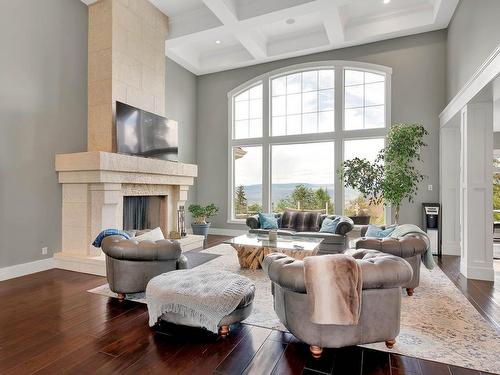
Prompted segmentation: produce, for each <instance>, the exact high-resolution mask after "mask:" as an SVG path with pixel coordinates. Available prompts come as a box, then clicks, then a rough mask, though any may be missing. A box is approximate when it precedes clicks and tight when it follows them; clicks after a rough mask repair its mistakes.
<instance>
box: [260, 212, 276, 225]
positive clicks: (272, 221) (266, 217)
mask: <svg viewBox="0 0 500 375" xmlns="http://www.w3.org/2000/svg"><path fill="white" fill-rule="evenodd" d="M259 223H260V227H261V229H278V219H276V217H275V216H274V214H263V213H260V212H259Z"/></svg>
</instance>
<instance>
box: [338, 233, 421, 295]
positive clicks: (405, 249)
mask: <svg viewBox="0 0 500 375" xmlns="http://www.w3.org/2000/svg"><path fill="white" fill-rule="evenodd" d="M381 228H382V229H385V227H381ZM367 230H368V226H363V227H362V228H361V238H359V239H357V240H356V249H373V250H378V251H381V252H383V253H387V254H392V255H396V256H398V257H401V258H404V259H405V260H406V261H407V262H408V263H410V265H411V268H412V269H413V277H412V278H411V280H410V281H409V282H408V283H407V284H406V285H403V287H404V288H406V292H407V293H408V295H409V296H412V295H413V292H414V289H415V288H416V287H417V286H418V284H419V282H420V264H421V260H422V255H423V254H424V253H425V252H426V251H427V247H428V246H429V239H428V238H427V236H425V235H423V234H418V233H412V234H408V235H406V236H403V237H399V238H392V237H385V238H374V237H364V236H365V234H366V231H367ZM348 252H349V253H352V250H348Z"/></svg>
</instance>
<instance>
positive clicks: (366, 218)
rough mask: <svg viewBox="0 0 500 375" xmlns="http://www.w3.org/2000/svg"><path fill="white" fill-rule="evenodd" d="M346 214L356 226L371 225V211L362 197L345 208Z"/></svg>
mask: <svg viewBox="0 0 500 375" xmlns="http://www.w3.org/2000/svg"><path fill="white" fill-rule="evenodd" d="M345 214H346V215H347V216H348V217H349V218H350V219H351V220H352V221H353V223H354V224H355V225H368V224H370V218H371V216H370V210H369V209H368V208H367V203H366V200H365V198H364V197H363V196H362V195H360V196H359V197H357V198H356V199H354V200H352V201H350V202H349V204H348V205H347V206H346V207H345Z"/></svg>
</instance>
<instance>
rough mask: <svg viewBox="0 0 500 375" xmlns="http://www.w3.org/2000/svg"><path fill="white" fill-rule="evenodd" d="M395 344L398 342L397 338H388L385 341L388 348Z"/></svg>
mask: <svg viewBox="0 0 500 375" xmlns="http://www.w3.org/2000/svg"><path fill="white" fill-rule="evenodd" d="M394 344H396V340H387V341H386V342H385V346H387V349H392V348H394Z"/></svg>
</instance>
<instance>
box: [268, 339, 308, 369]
mask: <svg viewBox="0 0 500 375" xmlns="http://www.w3.org/2000/svg"><path fill="white" fill-rule="evenodd" d="M307 356H309V347H308V346H307V345H305V344H301V343H298V342H291V343H289V344H287V346H286V349H285V351H284V352H283V355H282V356H281V358H280V359H279V361H278V363H277V364H276V366H275V367H274V370H273V375H289V374H300V373H301V372H302V370H303V369H304V366H305V363H306V358H307Z"/></svg>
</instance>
